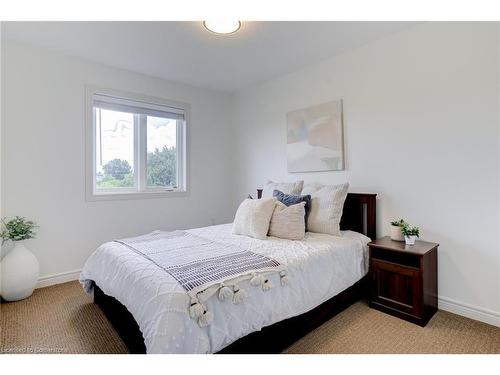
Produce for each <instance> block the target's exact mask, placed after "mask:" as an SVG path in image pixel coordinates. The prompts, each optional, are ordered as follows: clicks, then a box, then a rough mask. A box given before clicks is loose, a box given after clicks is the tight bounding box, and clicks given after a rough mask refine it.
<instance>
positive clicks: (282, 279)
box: [280, 271, 290, 286]
mask: <svg viewBox="0 0 500 375" xmlns="http://www.w3.org/2000/svg"><path fill="white" fill-rule="evenodd" d="M280 282H281V286H285V285H288V283H289V282H290V279H289V278H288V276H287V275H286V272H285V271H281V272H280Z"/></svg>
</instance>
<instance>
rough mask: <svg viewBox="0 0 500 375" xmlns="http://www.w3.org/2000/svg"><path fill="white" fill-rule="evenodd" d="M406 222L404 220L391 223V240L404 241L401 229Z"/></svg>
mask: <svg viewBox="0 0 500 375" xmlns="http://www.w3.org/2000/svg"><path fill="white" fill-rule="evenodd" d="M405 224H406V222H405V221H404V220H403V219H399V220H394V221H391V240H394V241H404V240H405V239H404V236H403V233H402V232H401V228H402V227H403V225H405Z"/></svg>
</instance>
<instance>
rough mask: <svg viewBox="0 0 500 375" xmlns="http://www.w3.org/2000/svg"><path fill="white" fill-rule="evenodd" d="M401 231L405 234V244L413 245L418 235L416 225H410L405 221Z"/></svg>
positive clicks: (418, 230)
mask: <svg viewBox="0 0 500 375" xmlns="http://www.w3.org/2000/svg"><path fill="white" fill-rule="evenodd" d="M401 232H402V233H403V235H404V236H405V242H406V244H407V245H415V240H416V239H417V237H419V236H420V229H419V228H418V227H417V226H413V227H412V226H410V224H408V223H405V224H404V225H403V226H402V227H401Z"/></svg>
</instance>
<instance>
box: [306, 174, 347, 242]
mask: <svg viewBox="0 0 500 375" xmlns="http://www.w3.org/2000/svg"><path fill="white" fill-rule="evenodd" d="M348 188H349V183H347V182H346V183H345V184H342V185H321V184H307V185H306V186H304V189H302V195H306V194H309V195H311V211H310V212H309V217H308V219H307V230H308V231H309V232H316V233H326V234H331V235H334V236H340V219H341V217H342V210H343V208H344V201H345V198H346V196H347V189H348Z"/></svg>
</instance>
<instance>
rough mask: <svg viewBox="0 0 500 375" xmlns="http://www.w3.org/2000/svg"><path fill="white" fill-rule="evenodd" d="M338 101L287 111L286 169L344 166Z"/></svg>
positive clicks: (302, 170) (340, 108) (310, 170)
mask: <svg viewBox="0 0 500 375" xmlns="http://www.w3.org/2000/svg"><path fill="white" fill-rule="evenodd" d="M342 122H343V116H342V100H335V101H331V102H328V103H323V104H319V105H315V106H312V107H309V108H305V109H299V110H297V111H293V112H289V113H288V114H287V161H288V172H316V171H337V170H343V169H344V134H343V123H342Z"/></svg>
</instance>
